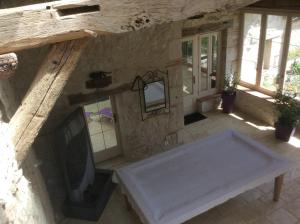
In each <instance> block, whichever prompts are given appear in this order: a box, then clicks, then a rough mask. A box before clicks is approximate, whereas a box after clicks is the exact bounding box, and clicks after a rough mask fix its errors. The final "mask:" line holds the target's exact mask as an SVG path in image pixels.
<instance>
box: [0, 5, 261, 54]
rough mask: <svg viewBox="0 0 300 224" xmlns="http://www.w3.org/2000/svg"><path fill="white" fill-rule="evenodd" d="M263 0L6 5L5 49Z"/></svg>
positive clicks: (1, 19)
mask: <svg viewBox="0 0 300 224" xmlns="http://www.w3.org/2000/svg"><path fill="white" fill-rule="evenodd" d="M256 1H257V0H207V1H200V0H151V1H148V0H68V1H55V2H49V3H42V4H35V5H29V6H23V7H17V8H10V9H1V10H0V33H1V35H0V54H3V53H8V52H15V51H18V50H22V49H26V48H31V47H37V46H41V45H44V44H49V43H55V42H61V41H66V40H73V39H77V38H82V37H85V36H89V35H91V33H92V34H94V33H93V32H97V33H100V34H105V33H121V32H127V31H133V30H138V29H142V28H145V27H150V26H153V25H155V24H161V23H165V22H171V21H178V20H183V19H187V18H189V17H192V16H197V15H203V14H205V13H209V12H216V11H218V12H219V11H228V10H234V9H237V8H240V7H243V6H246V5H248V4H251V3H254V2H256Z"/></svg>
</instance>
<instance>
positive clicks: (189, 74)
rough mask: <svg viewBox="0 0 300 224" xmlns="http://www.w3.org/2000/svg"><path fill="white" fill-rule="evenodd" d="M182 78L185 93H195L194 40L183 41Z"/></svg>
mask: <svg viewBox="0 0 300 224" xmlns="http://www.w3.org/2000/svg"><path fill="white" fill-rule="evenodd" d="M182 58H183V65H182V79H183V95H184V96H186V95H190V94H192V93H193V41H192V40H187V41H184V42H182Z"/></svg>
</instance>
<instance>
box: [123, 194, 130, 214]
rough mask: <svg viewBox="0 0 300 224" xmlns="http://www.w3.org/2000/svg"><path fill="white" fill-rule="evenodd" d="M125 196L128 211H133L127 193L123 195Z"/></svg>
mask: <svg viewBox="0 0 300 224" xmlns="http://www.w3.org/2000/svg"><path fill="white" fill-rule="evenodd" d="M123 198H124V201H125V204H126V208H127V210H128V211H132V207H131V204H130V202H129V200H128V198H127V197H126V195H123Z"/></svg>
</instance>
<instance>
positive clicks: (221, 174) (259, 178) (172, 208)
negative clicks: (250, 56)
mask: <svg viewBox="0 0 300 224" xmlns="http://www.w3.org/2000/svg"><path fill="white" fill-rule="evenodd" d="M290 168H291V163H290V162H289V161H288V160H287V159H285V158H283V157H282V156H280V155H278V154H276V153H274V152H273V151H271V150H270V149H268V148H266V147H264V146H263V145H261V144H260V143H258V142H256V141H254V140H252V139H250V138H248V137H246V136H244V135H241V134H239V133H237V132H235V131H232V130H228V131H226V132H223V133H221V134H216V135H213V136H210V137H208V138H206V139H200V140H198V141H195V142H192V143H190V144H186V145H182V146H179V147H177V148H175V149H172V150H170V151H167V152H165V153H161V154H159V155H156V156H153V157H150V158H148V159H145V160H142V161H139V162H137V163H134V164H131V165H129V166H126V167H123V168H121V169H119V170H117V177H118V179H119V181H120V183H121V185H122V187H123V188H124V191H125V193H126V194H127V196H128V197H129V200H130V202H131V203H132V205H133V207H134V209H135V210H136V211H137V213H138V214H139V215H140V217H141V219H142V221H143V222H144V223H149V224H179V223H182V222H184V221H186V220H189V219H191V218H192V217H194V216H197V215H199V214H201V213H203V212H205V211H207V210H208V209H210V208H213V207H215V206H216V205H219V204H221V203H223V202H225V201H227V200H228V199H230V198H232V197H235V196H237V195H238V194H240V193H243V192H245V191H247V190H249V189H252V188H254V187H257V186H259V185H261V184H263V183H265V182H268V181H271V180H272V179H273V178H274V177H277V176H279V175H281V174H283V173H285V172H287V171H288V170H289V169H290Z"/></svg>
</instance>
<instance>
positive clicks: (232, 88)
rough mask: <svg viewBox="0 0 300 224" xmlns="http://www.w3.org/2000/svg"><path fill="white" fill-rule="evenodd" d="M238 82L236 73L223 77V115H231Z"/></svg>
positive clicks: (238, 78)
mask: <svg viewBox="0 0 300 224" xmlns="http://www.w3.org/2000/svg"><path fill="white" fill-rule="evenodd" d="M239 82H240V77H239V75H238V74H237V73H229V74H226V75H225V77H224V90H223V91H222V94H221V98H222V109H223V113H227V114H229V113H231V112H232V110H233V105H234V101H235V98H236V87H237V85H238V84H239Z"/></svg>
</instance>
